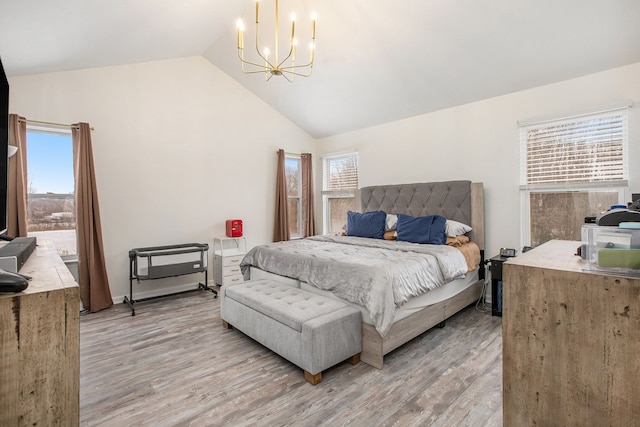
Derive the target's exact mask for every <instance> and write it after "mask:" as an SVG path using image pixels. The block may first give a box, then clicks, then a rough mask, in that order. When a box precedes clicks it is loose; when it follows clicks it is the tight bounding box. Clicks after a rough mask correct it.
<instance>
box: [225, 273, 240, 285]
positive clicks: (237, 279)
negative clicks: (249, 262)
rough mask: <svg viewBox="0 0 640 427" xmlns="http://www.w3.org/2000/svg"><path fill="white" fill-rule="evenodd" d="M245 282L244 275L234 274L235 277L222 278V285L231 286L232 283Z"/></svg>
mask: <svg viewBox="0 0 640 427" xmlns="http://www.w3.org/2000/svg"><path fill="white" fill-rule="evenodd" d="M238 282H244V278H243V277H242V274H234V275H233V276H225V277H223V278H222V285H223V286H224V285H230V284H232V283H238Z"/></svg>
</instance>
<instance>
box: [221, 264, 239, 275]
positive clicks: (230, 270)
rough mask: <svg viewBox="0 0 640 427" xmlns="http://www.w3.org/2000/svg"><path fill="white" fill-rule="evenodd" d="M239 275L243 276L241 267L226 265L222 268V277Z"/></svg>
mask: <svg viewBox="0 0 640 427" xmlns="http://www.w3.org/2000/svg"><path fill="white" fill-rule="evenodd" d="M238 274H242V271H240V266H239V265H224V266H222V275H223V276H225V277H226V276H236V275H238Z"/></svg>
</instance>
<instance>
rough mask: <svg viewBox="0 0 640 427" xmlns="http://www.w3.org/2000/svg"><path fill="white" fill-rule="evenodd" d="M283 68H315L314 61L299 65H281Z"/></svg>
mask: <svg viewBox="0 0 640 427" xmlns="http://www.w3.org/2000/svg"><path fill="white" fill-rule="evenodd" d="M280 68H281V69H283V70H289V69H292V68H313V62H308V63H306V64H299V65H285V66H284V67H280Z"/></svg>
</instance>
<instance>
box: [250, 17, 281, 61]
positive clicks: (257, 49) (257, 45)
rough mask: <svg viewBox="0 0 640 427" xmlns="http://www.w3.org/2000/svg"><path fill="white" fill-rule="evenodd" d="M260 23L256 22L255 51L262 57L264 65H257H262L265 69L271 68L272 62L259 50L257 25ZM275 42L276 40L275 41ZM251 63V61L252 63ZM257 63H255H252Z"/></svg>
mask: <svg viewBox="0 0 640 427" xmlns="http://www.w3.org/2000/svg"><path fill="white" fill-rule="evenodd" d="M259 26H260V24H258V23H257V22H256V52H258V56H259V57H260V58H262V59H264V62H265V65H258V66H259V67H264V68H265V69H273V64H271V62H269V59H268V58H267V57H266V56H264V55H263V54H262V52H260V48H259V44H258V27H259ZM276 43H277V41H276ZM252 64H253V63H252ZM254 65H257V64H254Z"/></svg>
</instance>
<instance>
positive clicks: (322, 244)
mask: <svg viewBox="0 0 640 427" xmlns="http://www.w3.org/2000/svg"><path fill="white" fill-rule="evenodd" d="M240 266H241V268H242V272H243V273H244V274H245V277H246V274H247V271H248V267H249V266H255V267H257V268H260V269H262V270H265V271H268V272H271V273H274V274H278V275H281V276H286V277H291V278H294V279H297V280H300V281H303V282H306V283H308V284H310V285H313V286H316V287H318V288H320V289H324V290H328V291H331V292H332V293H334V294H335V295H336V296H338V297H340V298H343V299H345V300H347V301H350V302H353V303H355V304H358V305H361V306H363V307H365V308H366V309H367V310H368V311H369V315H370V317H371V319H372V320H373V322H374V324H375V327H376V329H377V330H378V332H379V333H380V335H381V336H384V335H385V334H386V333H387V331H388V330H389V328H390V327H391V324H392V322H393V317H394V312H395V307H396V306H400V305H402V304H404V303H405V302H407V300H408V299H409V298H412V297H414V296H417V295H421V294H423V293H425V292H427V291H428V290H431V289H435V288H437V287H439V286H442V285H443V284H445V283H448V282H450V281H451V280H453V279H455V278H458V277H462V276H464V274H465V273H466V272H467V263H466V261H465V257H464V256H463V255H462V254H461V253H460V251H459V250H458V249H456V248H454V247H450V246H447V245H423V244H416V243H408V242H397V241H385V240H382V239H367V238H362V237H348V236H314V237H309V238H306V239H300V240H292V241H288V242H278V243H271V244H268V245H262V246H257V247H255V248H253V249H251V250H250V251H249V252H248V253H247V255H246V256H245V257H244V259H243V260H242V263H241V264H240Z"/></svg>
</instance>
